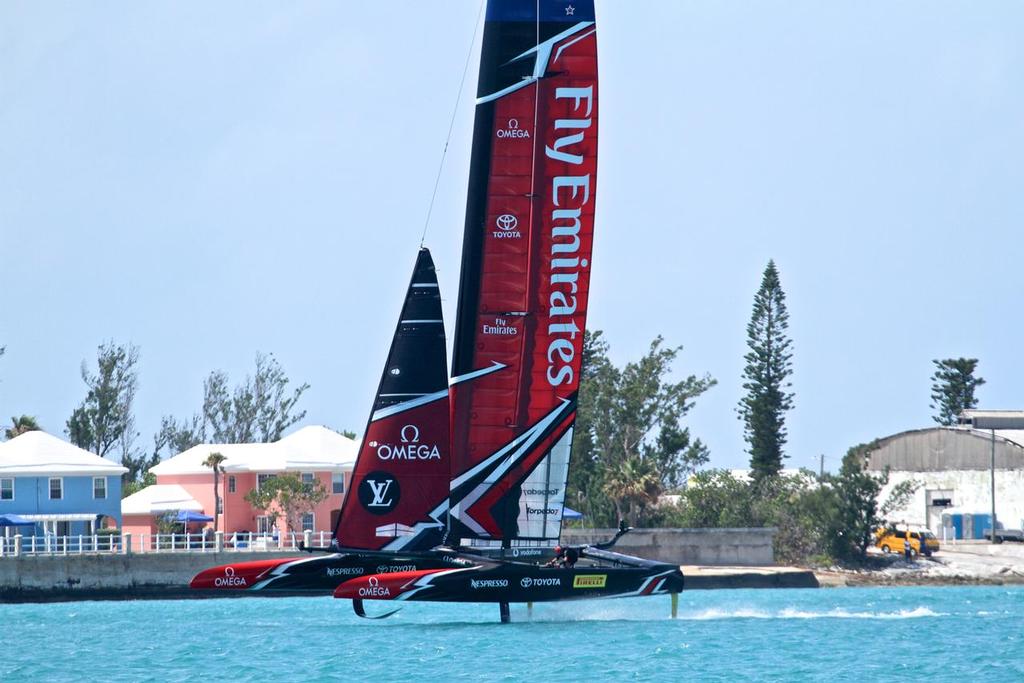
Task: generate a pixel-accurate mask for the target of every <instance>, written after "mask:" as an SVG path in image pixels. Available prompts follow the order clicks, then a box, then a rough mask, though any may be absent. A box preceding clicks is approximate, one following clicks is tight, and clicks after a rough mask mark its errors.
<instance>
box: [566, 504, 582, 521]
mask: <svg viewBox="0 0 1024 683" xmlns="http://www.w3.org/2000/svg"><path fill="white" fill-rule="evenodd" d="M562 519H583V513H582V512H576V511H575V510H573V509H572V508H567V507H564V506H563V507H562Z"/></svg>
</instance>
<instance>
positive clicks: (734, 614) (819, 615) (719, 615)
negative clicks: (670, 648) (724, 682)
mask: <svg viewBox="0 0 1024 683" xmlns="http://www.w3.org/2000/svg"><path fill="white" fill-rule="evenodd" d="M945 616H949V614H948V613H947V612H935V611H934V610H931V609H929V608H927V607H917V608H914V609H901V610H898V611H896V612H851V611H849V610H846V609H843V608H841V607H837V608H835V609H831V610H828V611H825V612H815V611H807V610H800V609H796V608H793V607H786V608H785V609H781V610H778V611H775V612H769V611H765V610H758V609H744V608H739V609H733V610H724V609H716V608H711V609H706V610H703V611H701V612H694V613H690V614H686V613H680V614H679V619H682V620H689V621H711V620H716V619H921V618H924V617H945Z"/></svg>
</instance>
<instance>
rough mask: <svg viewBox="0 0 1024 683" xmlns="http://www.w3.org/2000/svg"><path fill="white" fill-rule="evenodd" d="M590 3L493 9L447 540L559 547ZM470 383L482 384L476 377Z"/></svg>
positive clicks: (590, 127) (585, 190)
mask: <svg viewBox="0 0 1024 683" xmlns="http://www.w3.org/2000/svg"><path fill="white" fill-rule="evenodd" d="M596 40H597V38H596V32H595V24H594V9H593V2H592V0H584V1H583V2H572V3H567V2H563V1H561V0H540V1H539V2H537V1H536V0H529V1H525V0H492V1H491V2H490V3H489V4H488V13H487V21H486V24H485V27H484V44H483V48H482V51H481V66H480V80H479V86H478V99H477V110H476V120H475V129H474V134H473V159H472V165H471V169H470V182H469V196H468V201H467V207H466V229H465V238H464V242H463V255H462V278H461V282H460V286H459V308H458V310H459V316H458V320H457V323H456V330H455V354H454V358H453V362H452V365H453V367H452V370H453V373H454V375H455V376H456V377H457V378H469V379H466V380H465V381H459V382H457V383H453V384H452V387H451V401H452V485H451V497H450V505H451V524H452V535H453V536H455V537H457V538H466V539H493V540H508V539H534V540H538V541H543V540H545V539H554V538H557V537H558V534H559V532H560V528H561V515H562V502H563V501H564V496H565V482H566V478H567V474H568V465H569V450H570V446H571V442H572V425H573V422H574V421H575V415H576V401H575V397H576V391H577V389H578V383H579V374H580V361H581V355H582V349H583V331H584V329H585V326H586V311H587V296H588V293H589V283H590V258H591V247H592V239H593V227H594V203H595V196H596V195H595V192H596V183H597V42H596ZM474 373H479V374H474Z"/></svg>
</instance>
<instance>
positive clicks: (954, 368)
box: [931, 358, 985, 427]
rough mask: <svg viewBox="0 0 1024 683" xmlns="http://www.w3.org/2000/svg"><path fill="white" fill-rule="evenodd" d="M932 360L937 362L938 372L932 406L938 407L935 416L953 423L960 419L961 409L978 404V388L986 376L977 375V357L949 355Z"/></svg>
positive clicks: (933, 417)
mask: <svg viewBox="0 0 1024 683" xmlns="http://www.w3.org/2000/svg"><path fill="white" fill-rule="evenodd" d="M932 363H934V364H935V374H934V375H932V404H931V407H932V409H933V410H936V411H938V412H937V413H936V414H935V415H933V416H932V419H933V420H935V421H936V422H938V423H939V424H940V425H945V426H947V427H950V426H952V425H955V424H956V423H957V418H958V417H959V416H960V413H962V412H963V411H965V410H970V409H971V408H975V407H977V405H978V399H977V398H975V396H974V390H975V389H977V388H978V387H980V386H981V385H982V384H984V383H985V380H984V379H982V378H981V377H975V376H974V371H975V370H976V369H977V368H978V359H977V358H945V359H943V360H938V359H936V360H933V361H932Z"/></svg>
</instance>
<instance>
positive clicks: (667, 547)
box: [562, 528, 776, 567]
mask: <svg viewBox="0 0 1024 683" xmlns="http://www.w3.org/2000/svg"><path fill="white" fill-rule="evenodd" d="M775 532H776V530H775V529H774V528H764V529H634V530H633V531H630V532H629V533H628V534H626V535H625V536H623V537H622V538H620V539H619V542H618V543H617V544H616V545H615V550H616V551H617V552H620V553H625V554H627V555H636V556H637V557H644V558H647V559H651V560H658V561H660V562H671V563H672V564H681V565H718V566H730V567H770V566H771V565H773V564H775V557H774V552H773V550H772V539H773V538H774V537H775ZM614 535H615V529H563V530H562V541H563V542H565V543H567V544H570V545H579V544H581V543H600V542H601V541H606V540H608V539H610V538H611V537H612V536H614Z"/></svg>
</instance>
